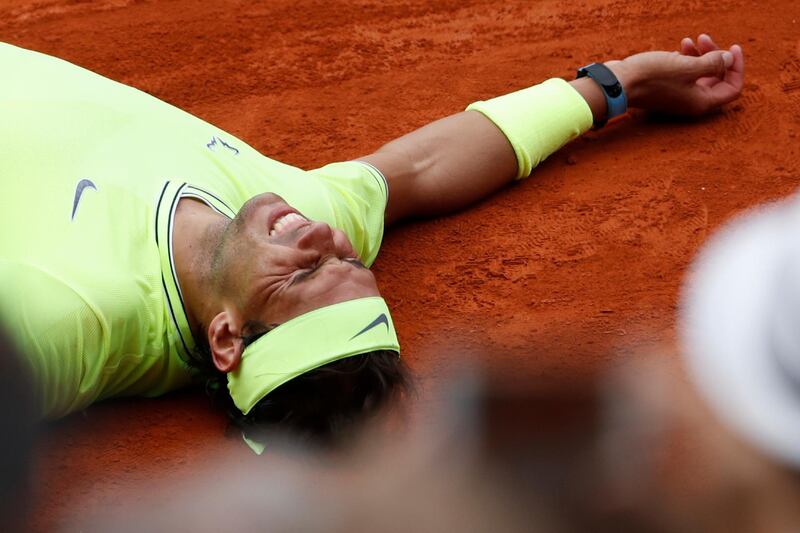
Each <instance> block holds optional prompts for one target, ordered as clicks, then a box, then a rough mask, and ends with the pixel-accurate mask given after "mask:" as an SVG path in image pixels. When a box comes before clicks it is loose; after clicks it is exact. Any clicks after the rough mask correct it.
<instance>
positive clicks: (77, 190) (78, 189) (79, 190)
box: [70, 179, 97, 220]
mask: <svg viewBox="0 0 800 533" xmlns="http://www.w3.org/2000/svg"><path fill="white" fill-rule="evenodd" d="M86 187H91V188H92V189H94V190H97V186H96V185H95V184H94V183H92V180H87V179H82V180H81V181H79V182H78V186H77V187H75V198H74V199H73V200H72V217H70V220H75V212H76V211H77V210H78V202H80V201H81V196H82V195H83V191H84V190H85V189H86Z"/></svg>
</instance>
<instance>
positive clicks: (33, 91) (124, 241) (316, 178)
mask: <svg viewBox="0 0 800 533" xmlns="http://www.w3.org/2000/svg"><path fill="white" fill-rule="evenodd" d="M0 72H2V73H3V81H2V83H0V161H2V164H1V166H0V186H2V191H0V206H1V207H2V209H0V280H2V282H1V283H0V323H2V325H3V326H4V327H5V328H6V329H7V330H8V332H9V334H11V336H12V338H14V339H15V340H16V341H17V343H18V346H19V348H20V350H21V351H22V352H23V353H24V354H26V356H27V360H28V361H29V363H30V367H31V370H32V372H33V376H34V381H35V382H36V386H37V391H38V394H39V398H40V401H41V407H42V414H43V416H45V417H47V418H55V417H59V416H63V415H65V414H67V413H70V412H73V411H76V410H79V409H82V408H84V407H86V406H88V405H89V404H91V403H92V402H95V401H97V400H100V399H103V398H108V397H112V396H131V395H144V396H156V395H160V394H163V393H165V392H167V391H169V390H171V389H175V388H178V387H181V386H183V385H186V384H188V383H189V382H190V381H191V374H190V372H189V370H188V368H187V366H186V365H185V364H184V362H183V361H184V358H185V357H186V354H187V353H188V352H189V351H191V350H193V349H194V348H195V345H194V340H193V338H192V335H191V332H190V330H189V324H188V322H187V319H186V314H185V312H184V309H183V305H182V294H181V291H180V286H179V283H178V280H177V278H176V274H175V270H174V267H173V264H172V258H171V255H172V253H171V250H172V220H173V216H174V213H175V208H176V206H177V204H178V200H179V199H180V198H181V197H185V196H192V197H196V198H199V199H201V200H202V201H204V202H206V203H207V204H208V205H209V206H211V207H212V208H214V209H216V210H218V211H219V212H220V213H222V214H224V215H226V216H229V217H233V216H235V214H236V212H237V211H238V210H239V208H240V207H241V206H242V204H243V203H244V202H246V201H247V200H249V199H250V198H252V197H253V196H255V195H257V194H260V193H263V192H274V193H276V194H279V195H280V196H282V197H283V198H284V199H286V201H287V202H289V204H291V205H292V206H293V207H295V208H297V209H298V210H299V211H300V212H302V213H303V214H305V215H306V216H308V217H310V218H312V219H316V220H321V221H324V222H327V223H328V224H330V225H331V226H334V227H337V228H340V229H342V230H343V231H344V232H345V233H346V234H347V235H348V236H349V238H350V240H351V242H352V244H353V246H354V247H355V249H356V250H357V251H358V253H359V254H360V256H361V258H362V260H363V261H364V263H365V264H367V265H370V264H371V263H372V262H373V261H374V259H375V256H376V255H377V253H378V249H379V247H380V243H381V239H382V236H383V215H384V210H385V207H386V201H387V195H388V190H387V187H386V182H385V180H384V178H383V176H382V175H381V174H380V172H379V171H378V170H377V169H375V168H374V167H371V166H369V165H367V164H366V163H359V162H346V163H334V164H332V165H328V166H326V167H323V168H321V169H317V170H313V171H310V172H307V171H304V170H301V169H298V168H295V167H292V166H288V165H285V164H282V163H279V162H277V161H274V160H272V159H269V158H267V157H265V156H263V155H261V154H260V153H258V152H257V151H256V150H254V149H253V148H251V147H250V146H248V145H247V144H245V143H244V142H242V141H240V140H239V139H237V138H235V137H234V136H232V135H230V134H228V133H226V132H224V131H222V130H220V129H219V128H215V127H214V126H212V125H210V124H208V123H206V122H204V121H202V120H200V119H198V118H196V117H194V116H192V115H190V114H188V113H185V112H183V111H181V110H179V109H177V108H175V107H173V106H171V105H169V104H166V103H164V102H162V101H160V100H158V99H156V98H153V97H151V96H149V95H147V94H145V93H143V92H141V91H138V90H136V89H133V88H131V87H128V86H126V85H123V84H120V83H116V82H114V81H111V80H109V79H107V78H104V77H102V76H99V75H97V74H94V73H92V72H89V71H87V70H84V69H82V68H79V67H76V66H74V65H72V64H70V63H67V62H65V61H62V60H59V59H56V58H53V57H50V56H46V55H43V54H39V53H36V52H31V51H27V50H23V49H20V48H17V47H14V46H10V45H6V44H1V43H0ZM242 112H243V113H245V112H247V110H246V109H243V110H242Z"/></svg>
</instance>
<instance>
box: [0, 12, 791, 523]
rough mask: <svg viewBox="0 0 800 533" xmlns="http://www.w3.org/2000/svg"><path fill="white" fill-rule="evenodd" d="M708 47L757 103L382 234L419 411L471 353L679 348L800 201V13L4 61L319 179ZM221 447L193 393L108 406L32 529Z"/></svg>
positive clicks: (33, 44)
mask: <svg viewBox="0 0 800 533" xmlns="http://www.w3.org/2000/svg"><path fill="white" fill-rule="evenodd" d="M703 31H705V32H709V33H711V35H712V36H713V37H714V38H716V39H717V40H718V42H720V43H724V44H730V43H732V42H738V43H741V44H742V45H743V47H744V49H745V56H746V61H747V67H746V68H747V82H746V88H745V93H744V96H743V98H742V99H741V100H740V101H739V102H738V103H737V104H735V105H733V106H730V107H729V108H727V109H726V111H725V112H724V113H722V114H721V115H719V116H715V117H712V118H709V119H707V120H703V121H701V122H697V123H680V122H671V123H666V122H656V121H654V120H651V119H645V118H644V117H641V116H637V117H633V118H626V119H624V120H623V121H622V122H620V123H618V124H615V125H613V126H612V127H609V128H607V131H603V132H602V133H601V134H596V133H592V134H589V135H587V136H586V137H585V138H584V139H581V140H579V141H577V142H575V143H574V144H572V145H571V146H569V147H568V148H566V149H565V150H563V151H562V152H560V153H558V154H556V155H554V156H553V157H552V158H551V159H550V160H548V161H547V162H546V163H545V164H544V165H542V166H541V167H540V168H539V169H537V170H536V171H535V177H533V178H531V179H530V180H528V181H527V182H525V183H522V184H520V185H517V186H514V187H511V188H509V189H507V190H505V191H503V192H501V193H500V194H498V195H496V196H494V197H493V198H491V199H489V200H487V201H485V202H483V203H482V204H481V205H479V206H477V207H476V208H475V209H472V210H470V211H468V212H465V213H462V214H458V215H454V216H450V217H446V218H442V219H438V220H432V221H427V222H418V223H411V224H406V225H404V226H402V227H400V228H395V229H394V230H393V231H390V232H389V233H388V234H387V235H386V237H385V240H384V245H383V248H382V252H381V255H380V257H379V259H378V261H377V263H376V265H375V272H376V274H377V276H378V280H379V282H380V284H381V286H382V289H383V293H384V295H385V297H386V299H387V300H388V302H389V304H390V306H391V307H392V309H393V312H394V317H395V323H396V325H397V328H398V332H399V335H400V339H401V341H402V343H403V347H404V353H405V357H406V358H407V360H408V361H409V363H410V365H411V366H412V368H413V369H414V370H415V371H416V372H417V373H418V374H419V376H420V379H421V380H422V382H423V386H424V387H423V388H424V389H426V390H429V389H430V388H431V387H434V386H435V384H436V383H437V380H438V379H440V377H441V376H442V375H444V374H445V369H447V368H448V367H450V366H453V365H455V366H458V365H459V363H460V361H461V360H462V358H463V357H465V354H478V355H479V356H481V357H482V358H483V359H484V360H485V362H486V364H488V365H491V366H492V367H493V368H501V369H506V370H509V371H512V372H518V373H519V372H522V373H523V374H525V375H529V376H535V377H537V378H538V379H544V380H548V379H553V380H563V379H570V378H573V377H587V376H592V375H594V374H596V373H597V372H599V371H602V370H603V369H605V368H608V366H609V365H614V364H616V363H618V362H620V361H622V360H623V359H624V358H626V357H631V356H632V355H631V354H633V353H636V351H637V350H643V349H644V350H646V349H647V348H648V347H652V346H655V345H659V344H663V343H670V342H672V341H673V339H674V316H675V309H676V301H677V294H678V289H679V286H680V282H681V279H682V275H683V272H684V270H685V268H686V266H687V264H688V262H689V261H690V259H691V258H692V256H693V254H694V252H695V251H696V250H697V248H698V246H699V245H700V244H701V243H702V242H703V241H704V240H705V239H706V237H707V236H708V235H709V234H710V232H712V231H713V230H714V228H715V227H717V226H718V225H719V224H720V223H721V222H723V221H724V220H726V219H728V218H729V217H730V216H731V215H733V214H734V213H736V212H738V211H740V210H741V209H743V208H745V207H747V206H750V205H753V204H755V203H758V202H763V201H766V200H770V199H774V198H778V197H781V196H784V195H786V194H788V193H790V192H792V191H793V190H794V189H795V188H796V187H797V185H798V183H800V160H799V159H798V152H799V151H800V147H799V146H800V40H798V39H799V38H800V7H799V6H798V4H797V2H795V1H794V0H771V1H761V2H750V1H737V0H718V1H716V2H706V1H700V0H692V1H680V0H676V1H664V0H652V1H648V2H643V1H636V0H634V1H626V2H623V1H619V0H591V1H577V2H566V1H551V0H541V1H537V2H522V1H517V2H488V1H485V0H481V1H470V0H458V1H441V2H426V1H385V2H372V1H349V2H336V1H303V0H301V1H291V2H289V1H285V0H274V1H269V2H258V3H257V2H249V1H245V0H241V1H233V0H215V1H213V2H202V1H192V0H169V1H166V0H165V1H161V0H159V1H155V0H110V1H108V2H99V1H83V0H43V1H36V2H8V1H7V2H4V5H3V6H2V7H0V40H3V41H7V42H10V43H12V44H16V45H20V46H23V47H27V48H32V49H34V50H39V51H42V52H46V53H49V54H53V55H56V56H59V57H62V58H64V59H67V60H70V61H72V62H74V63H77V64H79V65H81V66H84V67H87V68H89V69H91V70H94V71H97V72H99V73H101V74H104V75H106V76H108V77H110V78H112V79H115V80H118V81H121V82H124V83H127V84H130V85H133V86H135V87H138V88H140V89H143V90H145V91H147V92H149V93H151V94H154V95H155V96H157V97H159V98H161V99H164V100H166V101H168V102H170V103H173V104H175V105H177V106H179V107H181V108H183V109H186V110H188V111H189V112H191V113H194V114H195V115H198V116H200V117H202V118H204V119H205V120H208V121H210V122H212V123H214V124H216V125H219V126H220V127H222V128H224V129H226V130H228V131H230V132H231V133H233V134H235V135H236V136H238V137H240V138H241V139H244V140H245V141H247V142H249V143H250V144H251V145H253V146H254V147H256V148H257V149H259V150H260V151H262V152H263V153H264V154H266V155H268V156H270V157H273V158H276V159H279V160H282V161H285V162H287V163H291V164H295V165H299V166H302V167H306V168H311V167H315V166H320V165H323V164H325V163H328V162H331V161H338V160H345V159H348V158H354V157H357V156H360V155H363V154H365V153H368V152H370V151H371V150H373V149H375V148H377V147H378V146H380V145H381V144H382V143H384V142H386V141H388V140H390V139H392V138H394V137H396V136H399V135H401V134H403V133H405V132H408V131H409V130H412V129H414V128H416V127H418V126H421V125H423V124H425V123H427V122H429V121H432V120H434V119H436V118H439V117H442V116H445V115H447V114H451V113H454V112H457V111H460V110H462V109H463V108H464V107H465V106H466V105H467V104H469V103H470V102H472V101H474V100H477V99H483V98H487V97H491V96H493V95H499V94H502V93H506V92H509V91H511V90H514V89H517V88H522V87H524V86H527V85H531V84H534V83H536V82H538V81H541V80H543V79H545V78H547V77H551V76H563V77H566V78H571V77H572V76H573V73H574V69H575V68H576V67H578V66H580V65H581V64H584V63H588V62H591V61H597V60H604V59H612V58H622V57H624V56H626V55H628V54H630V53H633V52H637V51H642V50H648V49H674V48H675V47H676V46H677V44H678V42H679V41H680V39H681V37H684V36H686V35H693V36H696V35H697V34H698V33H699V32H703ZM13 75H14V73H13V72H4V73H2V76H13ZM53 91H54V94H55V93H56V91H57V87H53ZM225 428H226V422H225V420H224V419H223V416H222V415H221V414H219V413H216V412H212V411H210V410H209V409H208V407H207V402H206V400H205V398H204V397H203V395H202V393H201V392H199V391H189V392H182V393H178V394H174V395H171V396H169V397H166V398H162V399H156V400H141V399H135V400H122V401H114V402H110V403H106V404H102V405H97V406H93V407H91V408H90V409H88V410H87V411H86V412H84V413H82V414H77V415H74V416H72V417H70V418H68V419H66V420H64V421H61V422H58V423H55V424H52V425H51V426H49V427H48V428H47V429H46V431H45V434H44V438H43V439H42V443H41V446H40V448H39V449H38V451H37V457H38V465H37V479H36V486H37V495H36V500H35V507H34V513H33V515H34V527H35V529H37V530H48V529H52V528H54V527H57V526H58V525H59V524H61V523H63V521H64V520H66V519H68V517H70V516H73V515H74V514H76V513H81V514H86V513H92V512H94V511H96V510H98V509H101V508H106V509H107V508H112V509H113V507H114V506H115V505H116V504H117V502H118V500H119V498H120V495H121V493H122V491H123V490H124V489H125V488H127V487H130V486H131V485H133V484H138V483H142V482H144V481H147V480H154V479H158V478H159V477H161V476H162V475H164V474H169V473H178V474H180V473H185V472H189V471H191V470H193V469H196V468H198V467H200V466H201V465H203V464H204V462H205V460H206V459H207V458H208V457H209V456H211V455H213V454H217V453H221V452H231V453H234V454H239V455H240V456H241V458H242V459H241V460H242V461H248V460H251V459H250V454H249V452H248V450H247V449H246V448H244V447H243V446H242V445H241V442H240V441H239V440H238V439H236V438H229V437H226V436H225Z"/></svg>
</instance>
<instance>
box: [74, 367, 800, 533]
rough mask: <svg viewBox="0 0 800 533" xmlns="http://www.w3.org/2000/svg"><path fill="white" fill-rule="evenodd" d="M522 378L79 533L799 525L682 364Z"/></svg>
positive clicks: (239, 466) (781, 493)
mask: <svg viewBox="0 0 800 533" xmlns="http://www.w3.org/2000/svg"><path fill="white" fill-rule="evenodd" d="M515 378H516V379H515V380H510V379H507V378H504V379H499V380H497V381H493V380H492V378H491V377H490V378H489V379H486V378H484V383H483V384H482V385H480V386H479V385H478V384H477V383H476V382H474V381H471V380H469V379H468V380H461V381H458V384H457V386H455V387H451V388H450V389H448V390H444V391H443V392H442V395H441V398H442V400H441V401H429V402H426V404H427V405H432V406H437V407H436V408H435V409H434V410H433V412H425V413H422V414H420V413H417V416H414V417H413V420H412V421H411V423H410V427H408V428H404V429H405V431H403V432H400V434H397V433H394V434H389V433H385V432H383V431H377V430H373V431H372V432H371V433H368V434H366V435H363V436H362V438H361V440H360V442H359V444H358V445H357V446H355V447H354V448H352V449H350V450H346V451H343V452H341V453H339V452H337V454H336V455H332V454H330V453H324V454H321V453H319V452H318V451H314V450H309V449H303V448H297V447H294V446H293V445H292V444H290V443H289V442H288V441H286V443H285V444H286V445H285V446H278V445H277V444H276V439H270V442H271V444H270V448H268V450H267V451H266V452H265V454H264V455H262V456H261V457H255V456H248V457H246V458H242V457H241V456H236V457H235V458H230V459H226V458H220V460H219V461H209V467H208V469H207V470H206V471H204V472H198V473H196V474H195V475H193V476H191V477H188V478H186V477H183V478H177V479H175V478H173V479H163V480H159V484H158V485H157V486H153V485H152V483H150V484H148V485H147V486H144V487H141V488H140V490H139V491H134V492H132V493H130V494H127V495H123V496H122V497H121V498H119V500H120V501H122V502H125V503H124V504H121V505H120V506H119V507H115V508H107V507H103V508H102V509H101V510H96V511H93V512H89V513H86V512H84V513H82V515H81V516H80V517H76V519H75V520H74V522H73V523H72V524H71V527H70V528H68V530H70V531H72V530H75V531H78V530H80V531H110V530H114V531H131V532H133V531H136V532H138V531H175V530H191V531H198V532H202V531H221V530H229V531H270V532H283V531H292V532H303V531H309V532H310V531H313V532H348V533H349V532H360V531H369V532H373V531H381V532H395V531H396V532H403V533H406V532H408V531H425V532H428V531H431V532H450V531H458V532H483V531H494V532H511V533H515V532H528V531H542V532H576V533H577V532H585V531H592V532H614V533H618V532H627V531H631V532H640V531H643V532H665V533H667V532H669V533H673V532H674V533H693V532H703V533H706V532H726V533H729V532H739V531H741V532H752V531H792V530H793V529H792V528H791V527H790V526H791V525H793V524H796V523H797V521H796V516H794V514H795V513H796V512H797V507H798V506H797V505H796V502H797V501H798V499H797V496H798V492H799V491H800V480H799V479H798V477H797V475H796V474H792V473H791V471H790V470H789V469H786V468H783V467H781V466H780V465H779V464H778V463H776V462H774V461H770V460H769V459H767V458H766V457H765V456H763V455H761V454H759V453H757V452H755V451H754V450H753V449H751V448H749V447H748V446H747V445H746V444H744V443H743V442H741V441H740V440H738V439H737V438H736V437H735V436H734V435H733V434H732V433H731V432H730V431H729V430H728V429H727V428H726V427H725V426H724V425H723V424H720V423H719V422H718V421H717V420H716V419H715V418H714V417H713V415H712V413H710V412H709V411H708V410H707V409H706V408H705V406H704V403H703V401H702V399H701V398H700V397H698V396H697V395H696V394H695V392H694V390H693V388H692V387H691V385H690V384H689V383H688V382H687V381H686V380H685V378H684V375H683V373H682V372H681V369H680V368H679V365H677V364H676V360H675V358H670V357H663V356H659V357H653V358H646V357H640V358H637V359H636V360H635V361H634V362H632V363H631V364H628V365H625V367H624V368H623V369H622V370H620V371H619V372H617V373H615V374H614V375H612V376H609V377H608V379H604V380H595V379H593V378H586V379H582V380H575V381H572V382H569V383H552V382H543V380H542V378H538V379H536V378H530V377H528V376H515ZM511 381H513V382H511ZM96 490H98V491H102V490H104V489H103V487H101V486H98V487H96ZM87 498H88V500H87V501H92V498H93V496H92V495H91V494H89V495H87ZM80 508H81V509H85V507H84V506H80Z"/></svg>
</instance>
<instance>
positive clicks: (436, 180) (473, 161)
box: [359, 111, 517, 224]
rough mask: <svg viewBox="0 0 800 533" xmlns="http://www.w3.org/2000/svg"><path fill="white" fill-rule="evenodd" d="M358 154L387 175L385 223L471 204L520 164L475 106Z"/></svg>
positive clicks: (503, 181)
mask: <svg viewBox="0 0 800 533" xmlns="http://www.w3.org/2000/svg"><path fill="white" fill-rule="evenodd" d="M359 159H360V160H362V161H365V162H367V163H370V164H372V165H374V166H375V167H376V168H378V169H379V170H380V171H381V172H382V173H383V174H384V176H386V181H387V182H388V184H389V203H388V205H387V208H386V222H387V224H391V223H393V222H396V221H398V220H401V219H404V218H411V217H427V216H436V215H441V214H445V213H449V212H452V211H456V210H459V209H462V208H464V207H467V206H468V205H470V204H472V203H474V202H476V201H478V200H480V199H482V198H484V197H486V196H488V195H489V194H491V193H493V192H495V191H496V190H497V189H499V188H500V187H502V186H503V185H505V184H507V183H508V182H510V181H511V180H512V179H513V177H514V176H515V175H516V170H517V161H516V156H515V155H514V150H513V148H512V147H511V145H510V143H509V141H508V139H507V138H506V137H505V135H503V133H502V132H501V131H500V130H499V129H498V128H497V126H495V125H494V123H493V122H492V121H490V120H489V119H487V118H486V117H485V116H483V115H482V114H480V113H477V112H474V111H466V112H462V113H457V114H455V115H451V116H449V117H446V118H444V119H441V120H437V121H436V122H433V123H431V124H428V125H426V126H423V127H422V128H420V129H418V130H415V131H413V132H411V133H409V134H407V135H404V136H402V137H400V138H398V139H395V140H393V141H391V142H389V143H387V144H386V145H384V146H383V147H381V148H380V149H379V150H378V151H376V152H375V153H373V154H371V155H368V156H365V157H361V158H359Z"/></svg>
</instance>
